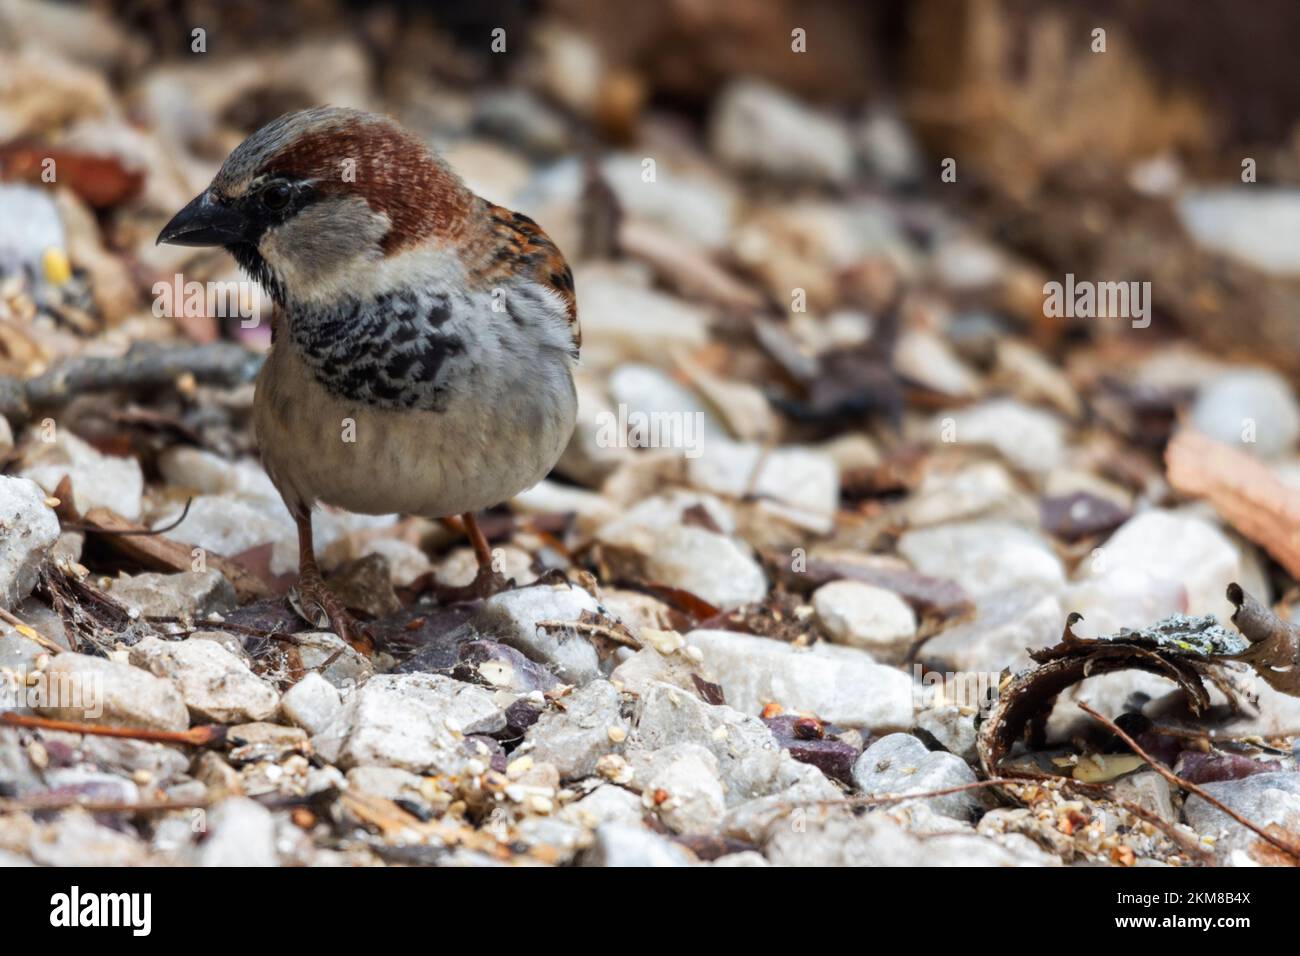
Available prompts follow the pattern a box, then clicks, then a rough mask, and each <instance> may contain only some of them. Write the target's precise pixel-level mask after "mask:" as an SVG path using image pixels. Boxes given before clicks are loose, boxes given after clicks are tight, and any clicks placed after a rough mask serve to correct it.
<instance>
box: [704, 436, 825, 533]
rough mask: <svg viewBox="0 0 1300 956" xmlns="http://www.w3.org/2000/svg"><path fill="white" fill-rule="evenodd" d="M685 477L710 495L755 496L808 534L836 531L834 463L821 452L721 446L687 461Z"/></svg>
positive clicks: (803, 449) (749, 446)
mask: <svg viewBox="0 0 1300 956" xmlns="http://www.w3.org/2000/svg"><path fill="white" fill-rule="evenodd" d="M686 476H687V479H688V480H689V481H690V483H691V484H692V485H694V486H696V487H697V488H703V489H705V490H706V491H711V492H713V493H714V494H719V495H727V496H731V497H733V498H742V497H744V496H745V495H747V494H753V495H756V496H758V497H760V498H764V499H766V500H769V501H773V502H777V503H779V504H781V505H783V506H784V507H783V509H782V513H783V514H784V515H785V516H786V517H787V518H789V519H791V520H793V521H795V522H797V523H798V525H799V526H800V527H803V528H806V529H808V530H809V531H814V532H816V533H818V534H827V533H829V532H830V531H831V529H832V528H833V526H834V522H835V512H836V509H837V508H838V507H839V499H840V473H839V469H838V468H837V467H836V465H835V459H834V458H832V457H831V456H830V455H829V454H828V453H826V452H824V451H819V450H817V449H814V448H797V447H784V448H767V447H764V446H762V445H758V444H741V443H739V442H730V441H727V442H720V443H717V444H710V445H708V446H707V447H706V448H705V454H702V455H700V456H699V457H697V458H691V459H689V460H688V462H687V468H686Z"/></svg>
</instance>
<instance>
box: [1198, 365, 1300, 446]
mask: <svg viewBox="0 0 1300 956" xmlns="http://www.w3.org/2000/svg"><path fill="white" fill-rule="evenodd" d="M1192 424H1193V425H1194V426H1195V427H1196V429H1197V430H1198V431H1200V432H1203V433H1204V434H1206V435H1208V436H1209V437H1211V438H1213V439H1216V440H1217V441H1221V442H1223V443H1224V444H1226V445H1231V446H1233V447H1234V448H1239V449H1241V450H1242V451H1247V452H1250V453H1251V454H1254V455H1258V456H1259V457H1261V458H1269V459H1272V458H1279V457H1281V456H1283V455H1285V454H1287V453H1289V452H1293V451H1294V450H1295V447H1296V441H1297V440H1300V406H1298V405H1297V403H1296V397H1295V393H1294V392H1292V390H1291V386H1290V384H1289V383H1288V382H1287V380H1286V379H1285V378H1283V377H1282V376H1281V375H1278V374H1277V373H1276V372H1272V371H1268V370H1266V369H1246V370H1241V371H1234V372H1229V373H1227V374H1226V375H1222V376H1220V377H1218V378H1216V379H1213V380H1212V381H1210V382H1208V383H1207V384H1206V385H1205V386H1204V387H1202V388H1201V390H1200V393H1199V394H1198V395H1197V397H1196V404H1195V405H1193V407H1192Z"/></svg>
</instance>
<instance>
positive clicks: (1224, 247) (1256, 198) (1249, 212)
mask: <svg viewBox="0 0 1300 956" xmlns="http://www.w3.org/2000/svg"><path fill="white" fill-rule="evenodd" d="M1175 206H1176V208H1177V210H1178V215H1179V217H1180V218H1181V219H1182V223H1183V226H1184V227H1185V228H1186V229H1187V231H1188V232H1190V233H1191V235H1192V237H1193V238H1194V239H1195V240H1196V242H1197V243H1198V244H1199V245H1201V246H1203V247H1205V248H1207V249H1210V250H1212V251H1214V252H1219V253H1222V254H1224V255H1228V256H1231V257H1233V258H1234V259H1239V260H1242V261H1245V262H1247V263H1249V264H1250V265H1252V266H1254V267H1255V268H1257V269H1262V270H1264V271H1266V272H1273V273H1278V274H1283V275H1297V274H1300V250H1297V248H1296V244H1295V241H1294V238H1295V236H1296V233H1297V231H1298V230H1300V190H1297V189H1292V188H1287V187H1270V186H1260V185H1250V186H1244V187H1243V186H1235V187H1231V186H1230V187H1222V186H1219V187H1211V188H1208V189H1196V190H1189V191H1188V192H1187V193H1185V194H1184V195H1182V196H1181V197H1180V198H1179V200H1178V202H1177V203H1176V204H1175Z"/></svg>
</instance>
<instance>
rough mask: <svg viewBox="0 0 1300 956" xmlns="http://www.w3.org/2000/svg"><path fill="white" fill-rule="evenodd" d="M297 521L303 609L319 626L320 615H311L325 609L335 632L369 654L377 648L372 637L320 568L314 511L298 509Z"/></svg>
mask: <svg viewBox="0 0 1300 956" xmlns="http://www.w3.org/2000/svg"><path fill="white" fill-rule="evenodd" d="M294 521H295V522H296V523H297V525H298V603H299V604H300V605H301V612H300V613H302V615H303V616H304V617H306V619H307V622H308V623H309V624H311V625H313V626H316V625H317V623H318V619H313V617H311V616H309V615H314V614H315V612H316V611H317V610H320V611H323V612H324V614H325V616H326V617H327V618H329V622H330V627H331V628H333V630H334V633H335V634H337V635H338V636H339V637H341V638H343V640H345V641H347V642H348V643H349V644H351V645H352V646H353V647H354V648H356V649H357V650H358V651H360V652H361V653H362V654H365V655H366V656H367V657H369V656H370V655H372V654H374V652H375V645H374V642H373V641H371V639H370V636H369V635H368V634H366V632H365V630H364V628H362V626H361V625H360V624H359V623H358V622H357V619H356V618H354V617H353V616H352V615H351V614H349V613H348V609H347V608H346V607H344V606H343V602H342V601H340V600H339V599H338V597H336V596H335V595H334V593H333V592H331V591H330V590H329V588H327V587H325V579H324V578H322V577H321V573H320V568H319V567H318V566H317V564H316V551H315V548H314V547H313V546H312V540H311V512H310V511H307V510H305V509H304V511H302V512H300V513H295V515H294Z"/></svg>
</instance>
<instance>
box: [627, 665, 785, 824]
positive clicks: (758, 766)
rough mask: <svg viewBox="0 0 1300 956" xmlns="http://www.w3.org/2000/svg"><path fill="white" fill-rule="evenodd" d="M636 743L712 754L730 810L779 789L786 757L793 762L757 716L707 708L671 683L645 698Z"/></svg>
mask: <svg viewBox="0 0 1300 956" xmlns="http://www.w3.org/2000/svg"><path fill="white" fill-rule="evenodd" d="M636 742H637V745H638V746H639V747H641V748H643V749H646V750H659V749H661V748H663V747H667V746H670V745H673V744H681V743H696V744H700V745H701V746H703V747H705V748H707V749H708V750H710V751H711V752H712V753H713V756H714V757H716V758H717V760H718V771H719V775H720V777H721V779H722V783H723V787H724V789H725V792H726V796H727V804H728V806H732V805H735V804H737V803H742V802H744V801H745V800H749V799H752V798H754V797H760V796H764V795H766V794H768V793H771V792H772V791H773V790H774V789H777V788H779V787H780V786H781V784H782V780H781V775H780V771H781V767H782V760H781V758H782V757H783V756H784V757H786V759H789V755H788V754H786V753H785V752H784V751H783V750H781V747H780V745H779V744H778V743H777V741H776V738H775V737H773V736H772V732H771V731H769V730H768V729H767V727H765V726H764V725H763V722H762V721H761V720H759V719H758V718H757V717H747V716H745V715H744V714H742V713H740V712H739V711H736V710H732V709H731V708H730V707H723V706H714V705H711V704H706V703H704V701H702V700H700V699H699V698H698V697H696V696H695V695H694V694H692V693H690V692H688V691H684V690H682V689H681V688H679V687H674V686H672V685H671V684H655V685H654V686H652V687H651V688H650V690H649V692H647V694H646V695H645V696H644V697H643V698H642V699H641V703H640V708H639V712H638V717H637V732H636ZM791 762H793V761H791Z"/></svg>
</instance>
